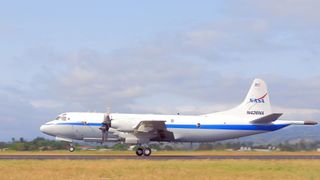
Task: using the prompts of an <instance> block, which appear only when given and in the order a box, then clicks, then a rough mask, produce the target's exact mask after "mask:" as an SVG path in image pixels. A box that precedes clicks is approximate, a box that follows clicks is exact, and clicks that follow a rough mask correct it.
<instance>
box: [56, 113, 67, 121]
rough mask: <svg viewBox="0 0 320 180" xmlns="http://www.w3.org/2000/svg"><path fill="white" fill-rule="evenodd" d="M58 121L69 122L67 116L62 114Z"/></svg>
mask: <svg viewBox="0 0 320 180" xmlns="http://www.w3.org/2000/svg"><path fill="white" fill-rule="evenodd" d="M56 120H62V121H65V120H67V114H60V115H59V116H58V117H57V118H56Z"/></svg>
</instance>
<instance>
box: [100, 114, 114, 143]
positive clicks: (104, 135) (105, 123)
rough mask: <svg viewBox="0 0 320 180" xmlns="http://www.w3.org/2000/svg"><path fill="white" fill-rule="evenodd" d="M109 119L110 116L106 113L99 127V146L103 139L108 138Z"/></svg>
mask: <svg viewBox="0 0 320 180" xmlns="http://www.w3.org/2000/svg"><path fill="white" fill-rule="evenodd" d="M111 120H112V119H111V117H110V114H109V113H107V114H105V115H104V119H103V122H102V123H101V124H102V125H101V127H100V128H99V129H100V130H101V133H102V134H101V135H102V137H101V139H102V140H101V144H102V143H103V142H104V141H105V139H107V138H108V131H109V128H110V127H111Z"/></svg>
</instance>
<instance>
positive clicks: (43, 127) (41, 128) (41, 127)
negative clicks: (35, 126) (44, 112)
mask: <svg viewBox="0 0 320 180" xmlns="http://www.w3.org/2000/svg"><path fill="white" fill-rule="evenodd" d="M40 131H41V132H43V133H44V132H45V125H41V126H40Z"/></svg>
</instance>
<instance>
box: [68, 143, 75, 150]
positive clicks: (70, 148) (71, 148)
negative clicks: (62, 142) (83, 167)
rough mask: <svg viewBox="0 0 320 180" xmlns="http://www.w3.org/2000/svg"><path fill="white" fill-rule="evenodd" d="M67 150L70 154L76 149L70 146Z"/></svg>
mask: <svg viewBox="0 0 320 180" xmlns="http://www.w3.org/2000/svg"><path fill="white" fill-rule="evenodd" d="M68 150H69V151H70V152H73V151H74V150H76V148H75V147H74V146H73V145H72V144H70V145H69V147H68Z"/></svg>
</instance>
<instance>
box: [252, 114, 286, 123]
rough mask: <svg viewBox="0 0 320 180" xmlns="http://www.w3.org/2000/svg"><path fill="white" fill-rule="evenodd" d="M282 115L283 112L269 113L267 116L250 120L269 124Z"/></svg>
mask: <svg viewBox="0 0 320 180" xmlns="http://www.w3.org/2000/svg"><path fill="white" fill-rule="evenodd" d="M281 115H282V113H273V114H269V115H267V116H263V117H261V118H258V119H255V120H252V121H250V122H251V123H254V124H267V123H271V122H273V121H275V120H277V119H279V117H280V116H281Z"/></svg>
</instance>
